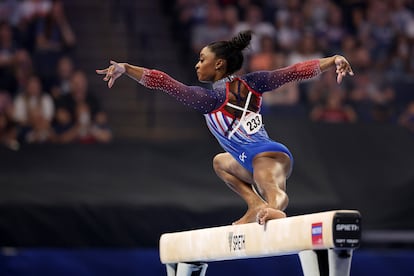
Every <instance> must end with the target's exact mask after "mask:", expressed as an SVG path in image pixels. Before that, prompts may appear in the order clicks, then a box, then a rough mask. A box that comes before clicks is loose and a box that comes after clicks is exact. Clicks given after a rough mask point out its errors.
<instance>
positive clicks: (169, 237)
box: [160, 210, 361, 275]
mask: <svg viewBox="0 0 414 276" xmlns="http://www.w3.org/2000/svg"><path fill="white" fill-rule="evenodd" d="M360 222H361V216H360V213H359V212H358V211H355V210H336V211H327V212H320V213H313V214H307V215H300V216H292V217H287V218H284V219H275V220H270V221H268V222H267V223H266V224H265V225H259V224H257V223H248V224H240V225H229V226H220V227H213V228H205V229H198V230H192V231H184V232H176V233H166V234H163V235H162V236H161V238H160V259H161V262H162V263H163V264H166V265H168V264H177V263H200V262H201V263H204V262H212V261H221V260H232V259H246V258H261V257H268V256H280V255H290V254H297V253H299V252H305V251H311V252H313V251H314V250H324V249H325V250H327V249H336V250H345V251H347V252H349V251H352V250H353V249H355V248H358V247H359V244H360V237H361V231H360V230H361V225H360ZM351 253H352V252H351ZM305 255H306V254H305ZM351 255H352V254H351ZM304 259H305V258H304ZM311 259H312V258H311ZM301 261H302V257H301ZM303 265H304V263H303V262H302V266H303ZM303 268H304V267H303ZM304 272H305V269H304ZM169 275H170V274H169ZM171 275H173V274H171ZM177 275H178V274H177ZM305 275H306V274H305ZM330 275H331V274H330Z"/></svg>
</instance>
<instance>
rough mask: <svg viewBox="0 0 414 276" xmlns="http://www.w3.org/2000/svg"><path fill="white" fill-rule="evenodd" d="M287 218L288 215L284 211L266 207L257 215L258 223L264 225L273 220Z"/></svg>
mask: <svg viewBox="0 0 414 276" xmlns="http://www.w3.org/2000/svg"><path fill="white" fill-rule="evenodd" d="M285 217H286V213H285V212H283V211H280V210H278V209H274V208H270V207H265V208H262V209H261V210H260V211H259V212H258V213H257V215H256V221H257V223H259V224H261V225H263V224H265V223H266V221H268V220H271V219H280V218H285Z"/></svg>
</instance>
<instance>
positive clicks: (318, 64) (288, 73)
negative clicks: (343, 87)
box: [244, 55, 354, 93]
mask: <svg viewBox="0 0 414 276" xmlns="http://www.w3.org/2000/svg"><path fill="white" fill-rule="evenodd" d="M333 66H336V73H337V74H338V77H337V81H338V83H340V82H341V81H342V78H343V77H344V76H345V75H346V74H347V73H348V74H349V75H353V74H354V73H353V72H352V69H351V66H350V65H349V63H348V61H347V60H346V59H345V58H344V57H342V56H339V55H335V56H332V57H327V58H321V59H314V60H309V61H304V62H300V63H296V64H293V65H290V66H288V67H284V68H280V69H276V70H273V71H258V72H252V73H249V74H247V75H245V76H244V77H245V79H246V81H247V82H248V83H249V85H251V87H252V88H253V89H255V90H256V91H257V92H259V93H263V92H266V91H272V90H274V89H276V88H278V87H280V86H282V85H283V84H285V83H288V82H293V81H300V80H304V79H310V78H313V77H315V76H317V75H319V74H320V73H321V72H323V71H326V70H328V69H329V68H331V67H333Z"/></svg>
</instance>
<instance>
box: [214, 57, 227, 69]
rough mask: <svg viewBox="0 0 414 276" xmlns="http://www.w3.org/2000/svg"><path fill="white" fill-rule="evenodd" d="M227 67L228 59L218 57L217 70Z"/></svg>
mask: <svg viewBox="0 0 414 276" xmlns="http://www.w3.org/2000/svg"><path fill="white" fill-rule="evenodd" d="M225 67H226V60H225V59H222V58H218V59H217V60H216V64H215V69H216V70H223V69H225Z"/></svg>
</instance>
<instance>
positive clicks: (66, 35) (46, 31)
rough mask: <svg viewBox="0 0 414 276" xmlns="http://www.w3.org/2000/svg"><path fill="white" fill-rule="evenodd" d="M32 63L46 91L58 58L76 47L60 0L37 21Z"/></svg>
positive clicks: (74, 38)
mask: <svg viewBox="0 0 414 276" xmlns="http://www.w3.org/2000/svg"><path fill="white" fill-rule="evenodd" d="M35 27H36V41H35V48H34V56H33V59H34V63H35V67H36V70H37V73H38V74H39V76H40V77H41V79H42V82H43V84H44V86H45V88H46V90H48V91H49V90H50V87H51V85H52V82H53V78H54V76H55V72H56V67H57V63H58V60H59V58H60V57H61V56H62V55H63V54H67V53H69V51H70V50H71V49H72V48H73V47H75V45H76V37H75V34H74V32H73V30H72V27H71V26H70V24H69V22H68V20H67V19H66V15H65V12H64V8H63V3H62V1H60V0H54V1H53V2H52V6H51V9H50V11H49V12H48V13H47V14H46V16H45V17H43V18H41V19H39V20H37V24H36V26H35Z"/></svg>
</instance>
